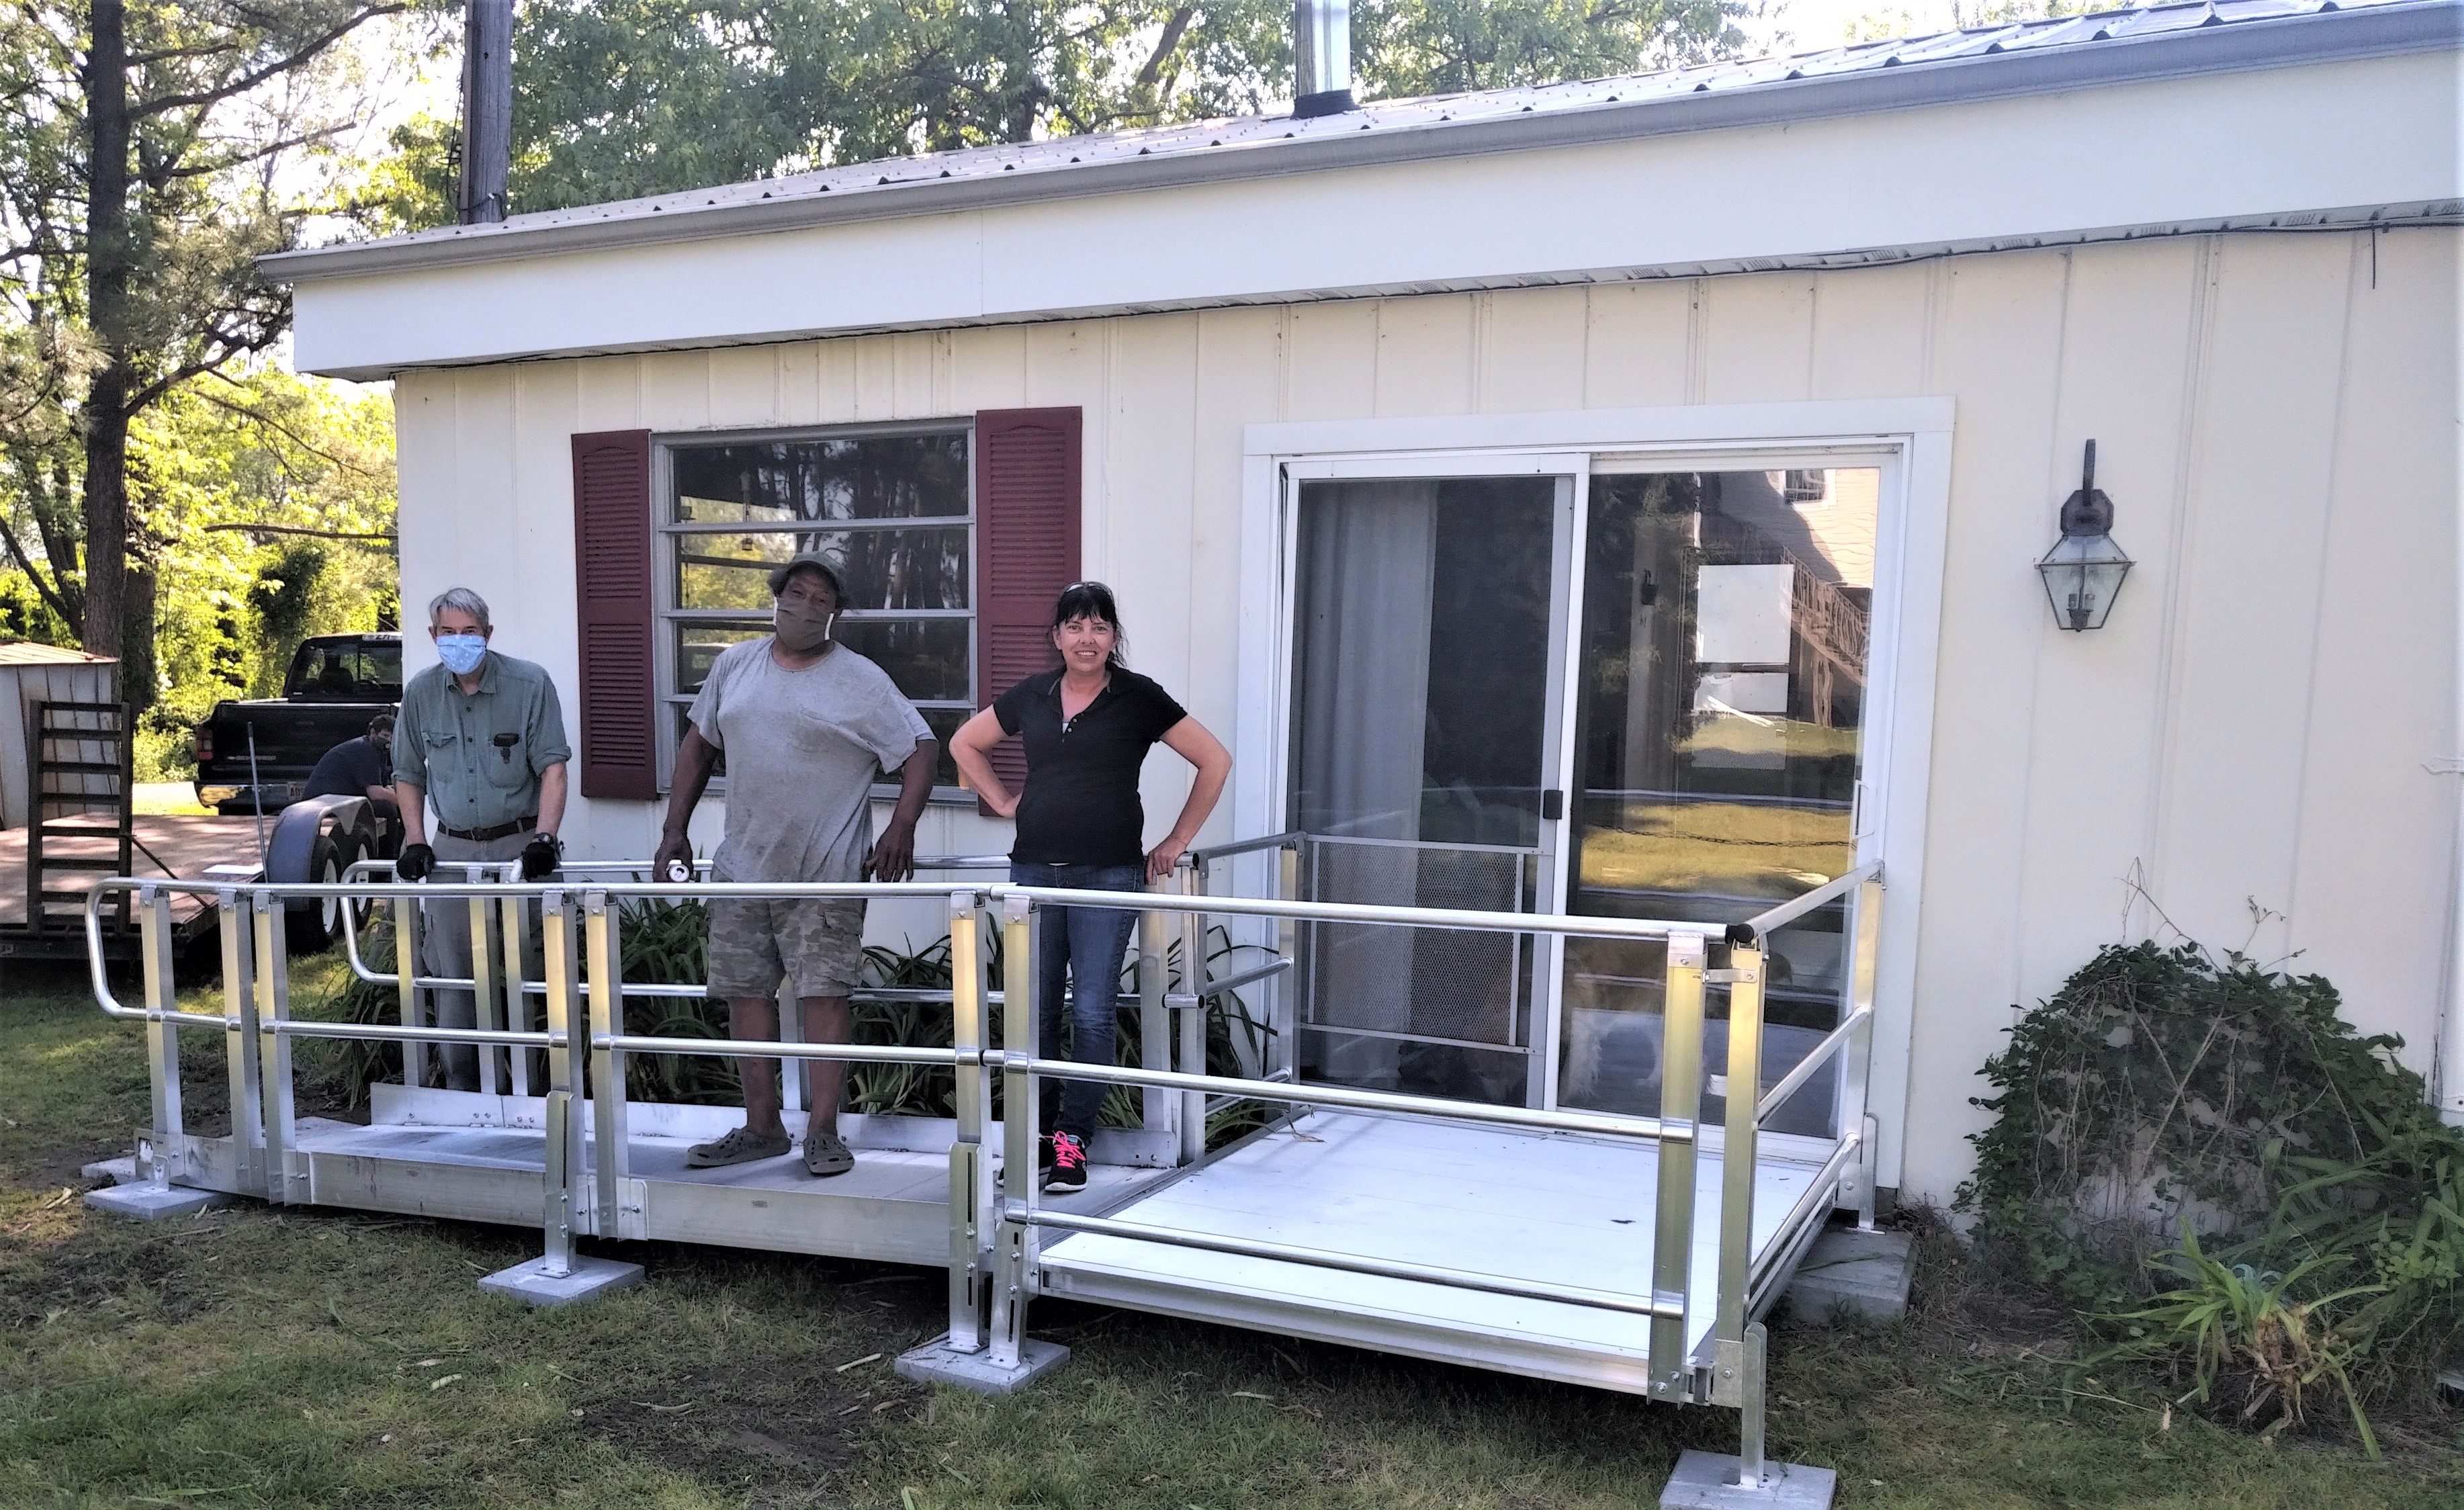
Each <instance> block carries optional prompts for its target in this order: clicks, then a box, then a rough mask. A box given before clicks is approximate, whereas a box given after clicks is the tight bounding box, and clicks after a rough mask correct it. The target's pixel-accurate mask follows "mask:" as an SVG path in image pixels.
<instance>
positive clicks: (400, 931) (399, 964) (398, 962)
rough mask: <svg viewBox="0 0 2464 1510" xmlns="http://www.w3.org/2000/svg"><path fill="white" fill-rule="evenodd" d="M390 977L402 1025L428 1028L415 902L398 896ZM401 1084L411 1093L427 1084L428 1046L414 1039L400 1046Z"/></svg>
mask: <svg viewBox="0 0 2464 1510" xmlns="http://www.w3.org/2000/svg"><path fill="white" fill-rule="evenodd" d="M393 974H394V983H395V987H396V989H397V990H398V991H400V993H401V994H402V1025H403V1026H404V1027H407V1028H420V1027H426V1026H427V1025H428V1018H427V1015H426V1014H424V1013H422V1012H421V1011H420V1009H419V899H418V898H416V897H412V896H398V897H396V898H394V899H393ZM402 1083H404V1084H405V1085H407V1086H409V1087H410V1088H412V1089H413V1090H416V1089H418V1088H419V1087H420V1086H422V1085H425V1084H427V1083H428V1045H427V1044H426V1043H423V1042H420V1041H419V1040H417V1039H404V1040H403V1045H402Z"/></svg>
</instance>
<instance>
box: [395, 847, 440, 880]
mask: <svg viewBox="0 0 2464 1510" xmlns="http://www.w3.org/2000/svg"><path fill="white" fill-rule="evenodd" d="M433 864H436V851H435V850H433V849H430V848H429V847H428V846H427V845H426V844H405V845H403V846H402V858H401V859H399V860H397V861H395V862H394V863H393V878H394V879H395V880H396V881H425V880H427V879H428V868H429V866H430V865H433Z"/></svg>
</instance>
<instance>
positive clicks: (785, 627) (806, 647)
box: [772, 602, 839, 655]
mask: <svg viewBox="0 0 2464 1510" xmlns="http://www.w3.org/2000/svg"><path fill="white" fill-rule="evenodd" d="M838 617H839V616H838V614H837V613H836V612H831V613H823V612H822V611H821V610H819V609H817V608H814V607H812V606H811V605H810V604H807V603H801V602H795V603H791V602H781V603H780V604H779V611H778V612H777V613H776V614H774V615H773V616H772V625H773V628H774V631H775V632H776V633H777V634H778V636H779V643H780V644H781V645H783V646H786V647H787V649H788V651H789V653H791V654H794V655H810V654H812V653H813V652H814V651H815V650H818V649H820V648H821V647H822V646H824V645H826V644H827V643H828V642H829V638H830V625H831V624H835V623H837V622H838Z"/></svg>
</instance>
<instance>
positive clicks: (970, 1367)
mask: <svg viewBox="0 0 2464 1510" xmlns="http://www.w3.org/2000/svg"><path fill="white" fill-rule="evenodd" d="M1068 1361H1069V1349H1068V1348H1067V1347H1064V1346H1061V1345H1060V1344H1059V1343H1045V1342H1038V1341H1036V1340H1035V1339H1034V1338H1032V1337H1030V1338H1028V1339H1026V1341H1024V1342H1023V1343H1021V1344H1020V1345H1019V1349H1018V1366H1017V1367H1016V1368H1001V1367H1000V1366H999V1365H997V1364H995V1363H994V1362H993V1350H992V1349H991V1348H990V1347H986V1348H984V1349H983V1350H982V1351H981V1352H972V1353H969V1352H960V1351H958V1350H957V1348H955V1347H952V1346H950V1336H949V1334H948V1333H947V1332H944V1333H942V1334H941V1335H940V1336H938V1337H935V1338H934V1339H933V1340H932V1341H931V1342H929V1343H926V1344H925V1345H924V1346H921V1347H917V1348H914V1349H913V1350H911V1351H908V1352H903V1353H900V1354H899V1355H898V1362H897V1364H896V1365H895V1367H896V1368H897V1369H898V1376H899V1377H900V1378H902V1379H913V1380H914V1381H915V1382H916V1383H918V1384H946V1385H951V1386H954V1387H956V1388H957V1389H960V1390H968V1391H970V1392H972V1393H975V1394H992V1395H1001V1394H1011V1393H1015V1392H1016V1391H1018V1390H1022V1389H1024V1388H1025V1387H1026V1386H1027V1385H1029V1384H1032V1383H1034V1382H1035V1381H1036V1380H1037V1379H1039V1378H1041V1377H1043V1376H1044V1375H1045V1374H1047V1373H1050V1372H1051V1371H1052V1370H1053V1369H1055V1368H1060V1367H1061V1366H1062V1365H1063V1364H1066V1363H1067V1362H1068Z"/></svg>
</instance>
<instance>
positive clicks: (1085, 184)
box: [261, 0, 2464, 281]
mask: <svg viewBox="0 0 2464 1510" xmlns="http://www.w3.org/2000/svg"><path fill="white" fill-rule="evenodd" d="M2459 41H2464V0H2342V3H2340V0H2200V3H2198V4H2186V5H2161V6H2146V7H2140V8H2136V9H2128V10H2118V11H2101V12H2099V13H2096V14H2092V15H2080V16H2065V17H2060V18H2057V19H2054V20H2048V21H2019V22H2012V23H2010V24H2008V25H2003V26H1993V27H1980V28H1976V29H1972V30H1969V31H1960V32H1942V33H1933V34H1931V35H1926V36H1912V37H1898V38H1892V39H1889V40H1884V41H1875V42H1860V43H1855V44H1852V45H1849V46H1845V47H1834V48H1825V49H1822V50H1820V51H1816V52H1810V53H1799V54H1793V55H1785V56H1773V57H1761V58H1752V59H1747V60H1742V61H1733V62H1718V63H1705V64H1699V65H1695V66H1692V67H1686V68H1676V69H1668V70H1664V71H1661V72H1659V73H1651V74H1632V75H1624V76H1620V77H1613V78H1598V79H1587V80H1583V81H1580V82H1575V83H1565V84H1548V85H1539V86H1533V87H1528V88H1519V89H1496V90H1484V91H1479V92H1476V93H1466V94H1457V95H1433V96H1429V97H1426V98H1416V99H1395V100H1377V101H1373V102H1371V103H1369V104H1366V105H1364V106H1362V107H1361V108H1359V109H1357V110H1353V111H1349V112H1346V113H1343V114H1340V115H1330V116H1320V117H1317V118H1314V119H1311V120H1294V119H1292V118H1291V117H1290V116H1288V115H1260V116H1242V117H1235V118H1231V119H1226V120H1205V121H1198V122H1194V123H1189V124H1183V125H1174V126H1160V127H1154V128H1150V129H1146V130H1138V131H1120V132H1111V133H1106V134H1102V135H1093V136H1074V137H1058V138H1053V139H1051V140H1048V141H1042V142H1020V143H1015V144H1003V145H998V146H986V147H971V148H965V149H962V150H958V151H952V152H935V153H927V154H924V155H921V156H916V157H905V158H888V159H881V160H877V161H874V162H869V163H856V164H846V165H843V166H837V167H829V168H824V169H821V170H819V171H816V172H810V173H799V174H793V175H789V176H785V177H781V178H772V179H759V180H755V181H753V182H750V183H744V184H733V185H727V186H719V187H713V188H701V189H691V190H685V191H682V192H677V193H671V194H661V195H655V196H652V197H649V198H645V199H631V200H620V201H616V202H613V203H609V204H602V205H587V206H581V207H577V208H571V209H557V210H543V211H539V212H537V213H534V214H526V215H516V216H513V217H512V218H510V219H508V220H506V221H505V222H503V223H502V224H501V225H493V226H452V227H445V228H440V229H438V230H426V231H420V232H416V233H414V234H411V235H406V236H394V237H388V238H385V239H383V240H377V241H363V242H345V243H341V244H338V245H335V246H330V247H323V248H317V249H314V250H309V251H301V252H281V253H276V254H275V255H272V256H269V257H265V258H263V259H261V266H263V267H264V268H265V270H266V271H267V273H268V274H270V275H272V276H274V277H275V278H278V279H282V280H286V281H297V280H302V279H308V278H320V277H335V276H349V275H354V274H365V273H376V272H384V271H389V270H394V269H407V268H412V267H434V266H444V265H451V264H455V263H466V262H478V261H495V260H498V259H502V258H509V257H522V256H533V255H539V254H542V253H547V252H566V251H581V250H586V249H590V248H596V247H607V246H620V245H637V244H645V243H652V242H665V241H680V240H693V239H699V238H703V237H710V236H718V235H732V234H746V233H758V232H759V231H764V230H787V229H791V228H794V227H800V226H809V225H817V224H823V223H825V222H831V221H853V220H871V219H882V218H889V217H894V216H903V215H919V214H935V213H943V212H947V211H949V210H953V209H960V208H979V207H982V206H985V205H991V204H998V203H1005V202H1020V201H1025V200H1036V199H1056V198H1069V197H1077V196H1083V195H1089V194H1098V193H1115V192H1123V191H1130V190H1135V189H1142V188H1161V187H1169V186H1177V185H1182V184H1190V183H1199V182H1206V181H1210V180H1224V179H1237V178H1258V177H1267V176H1272V175H1275V174H1281V173H1291V172H1308V171H1317V170H1323V169H1327V168H1335V167H1349V166H1355V165H1360V164H1368V163H1376V162H1394V161H1403V160H1410V159H1414V158H1427V157H1439V156H1452V155H1457V154H1463V153H1478V152H1499V151H1518V150H1529V149H1530V148H1534V147H1546V146H1560V145H1569V144H1575V143H1581V142H1601V141H1614V140H1619V139H1631V138H1636V137H1644V136H1656V135H1664V134H1668V133H1672V132H1685V131H1701V130H1711V129H1718V128H1723V127H1731V126H1740V125H1755V124H1766V123H1771V122H1776V121H1784V120H1801V119H1810V118H1815V117H1820V116H1836V115H1847V114H1859V113H1864V112H1871V111H1878V110H1889V109H1900V108H1907V107H1911V106H1919V105H1926V104H1941V103H1949V102H1953V101H1958V100H1968V99H1982V98H2005V97H2010V96H2015V95H2027V94H2041V93H2047V92H2051V91H2055V90H2062V89H2076V88H2082V87H2090V86H2094V85H2098V84H2109V83H2125V82H2131V81H2136V80H2146V79H2156V78H2166V77H2183V76H2186V75H2194V74H2211V73H2225V72H2234V71H2240V70H2248V69H2255V68H2271V67H2285V66H2292V65H2298V64H2310V63H2321V62H2327V61H2332V60H2335V59H2337V58H2342V57H2361V56H2372V55H2384V54H2388V53H2399V52H2415V51H2424V50H2431V49H2442V48H2447V49H2452V48H2454V47H2456V46H2457V45H2458V44H2459Z"/></svg>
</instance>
